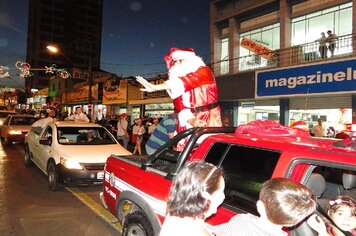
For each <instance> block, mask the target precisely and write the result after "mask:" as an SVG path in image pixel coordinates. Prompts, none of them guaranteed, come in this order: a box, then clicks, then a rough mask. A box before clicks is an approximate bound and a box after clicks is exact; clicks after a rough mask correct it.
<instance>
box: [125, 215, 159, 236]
mask: <svg viewBox="0 0 356 236" xmlns="http://www.w3.org/2000/svg"><path fill="white" fill-rule="evenodd" d="M136 235H138V236H154V232H153V228H152V225H151V223H150V221H149V219H147V217H146V215H145V214H144V213H142V212H138V211H137V212H134V213H131V214H128V215H127V216H126V217H125V223H124V227H123V230H122V236H136Z"/></svg>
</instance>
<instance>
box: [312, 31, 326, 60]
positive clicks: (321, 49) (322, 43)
mask: <svg viewBox="0 0 356 236" xmlns="http://www.w3.org/2000/svg"><path fill="white" fill-rule="evenodd" d="M327 40H328V38H327V37H326V36H325V33H324V32H321V37H320V38H318V39H317V40H315V42H318V43H319V53H320V57H321V58H327V53H328V48H327V46H326V42H327Z"/></svg>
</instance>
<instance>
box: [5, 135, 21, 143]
mask: <svg viewBox="0 0 356 236" xmlns="http://www.w3.org/2000/svg"><path fill="white" fill-rule="evenodd" d="M6 139H7V140H11V141H13V142H20V143H23V142H25V134H19V135H14V134H11V135H10V134H8V135H7V138H6Z"/></svg>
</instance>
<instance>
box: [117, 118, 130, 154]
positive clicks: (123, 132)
mask: <svg viewBox="0 0 356 236" xmlns="http://www.w3.org/2000/svg"><path fill="white" fill-rule="evenodd" d="M127 126H128V122H127V114H126V113H123V114H121V115H120V116H119V120H118V121H117V133H116V134H117V140H119V141H122V142H123V146H124V148H125V149H126V150H127V145H128V143H129V138H130V135H129V134H128V133H127Z"/></svg>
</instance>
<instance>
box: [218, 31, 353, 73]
mask: <svg viewBox="0 0 356 236" xmlns="http://www.w3.org/2000/svg"><path fill="white" fill-rule="evenodd" d="M352 40H353V37H352V35H351V34H349V35H343V36H339V37H338V40H337V42H336V47H335V51H334V57H333V58H335V57H349V56H351V55H352ZM274 53H275V55H276V57H274V58H273V60H271V59H269V60H268V59H266V58H264V57H263V55H262V54H253V55H248V56H243V57H238V58H234V59H233V63H229V62H230V60H229V59H227V60H222V61H220V62H216V63H213V64H212V67H213V68H214V72H215V73H218V74H219V75H224V74H229V73H230V71H231V70H230V66H231V65H232V66H233V67H234V68H232V69H233V70H232V71H233V73H236V72H239V71H247V70H256V69H259V68H268V67H276V66H278V65H279V64H280V63H279V62H280V60H282V59H283V58H282V57H283V56H285V55H286V56H289V57H290V60H287V61H290V65H296V64H301V63H304V62H311V61H319V60H326V59H328V58H332V56H331V53H330V51H329V50H328V51H327V58H322V57H321V55H320V52H319V43H317V42H311V43H306V44H300V45H296V46H292V47H290V48H287V49H284V52H283V51H282V50H275V51H274Z"/></svg>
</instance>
